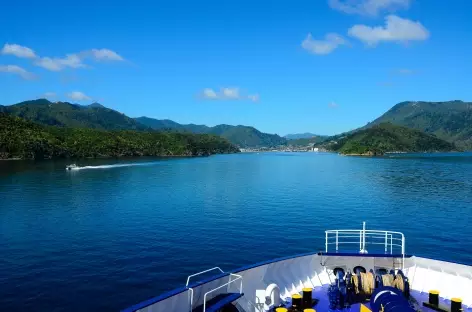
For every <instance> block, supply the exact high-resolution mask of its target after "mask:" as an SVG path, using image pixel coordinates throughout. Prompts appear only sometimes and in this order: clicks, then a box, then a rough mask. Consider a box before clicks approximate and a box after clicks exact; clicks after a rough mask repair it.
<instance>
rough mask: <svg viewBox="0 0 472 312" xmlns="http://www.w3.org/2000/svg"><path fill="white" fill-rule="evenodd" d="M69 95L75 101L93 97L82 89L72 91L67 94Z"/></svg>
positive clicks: (87, 99)
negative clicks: (81, 90)
mask: <svg viewBox="0 0 472 312" xmlns="http://www.w3.org/2000/svg"><path fill="white" fill-rule="evenodd" d="M66 95H67V97H68V98H69V99H71V100H74V101H89V100H91V99H92V98H91V97H90V96H88V95H86V94H85V93H83V92H80V91H72V92H69V93H67V94H66Z"/></svg>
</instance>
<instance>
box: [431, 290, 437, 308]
mask: <svg viewBox="0 0 472 312" xmlns="http://www.w3.org/2000/svg"><path fill="white" fill-rule="evenodd" d="M429 304H431V305H434V306H437V305H438V304H439V291H437V290H430V291H429Z"/></svg>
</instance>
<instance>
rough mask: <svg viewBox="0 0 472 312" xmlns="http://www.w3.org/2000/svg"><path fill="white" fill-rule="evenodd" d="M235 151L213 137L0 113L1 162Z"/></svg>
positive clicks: (208, 153)
mask: <svg viewBox="0 0 472 312" xmlns="http://www.w3.org/2000/svg"><path fill="white" fill-rule="evenodd" d="M238 151H239V149H237V148H236V147H235V146H234V145H232V144H231V143H229V142H228V141H227V140H225V139H222V138H220V137H217V136H214V135H202V134H190V133H170V132H156V131H133V130H121V131H105V130H97V129H89V128H65V127H54V126H44V125H39V124H36V123H33V122H30V121H26V120H24V119H21V118H19V117H14V116H10V115H7V114H4V113H0V159H8V158H21V159H43V158H88V157H123V156H199V155H210V154H215V153H234V152H238Z"/></svg>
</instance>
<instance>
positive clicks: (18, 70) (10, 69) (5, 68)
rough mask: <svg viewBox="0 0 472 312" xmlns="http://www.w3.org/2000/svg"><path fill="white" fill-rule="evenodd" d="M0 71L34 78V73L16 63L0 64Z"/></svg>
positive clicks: (27, 78) (24, 77) (29, 78)
mask: <svg viewBox="0 0 472 312" xmlns="http://www.w3.org/2000/svg"><path fill="white" fill-rule="evenodd" d="M0 72H3V73H9V74H14V75H18V76H20V77H21V78H23V79H26V80H31V79H35V78H36V75H35V74H33V73H31V72H29V71H27V70H26V69H24V68H23V67H20V66H17V65H0Z"/></svg>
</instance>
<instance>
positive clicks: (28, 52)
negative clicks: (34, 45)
mask: <svg viewBox="0 0 472 312" xmlns="http://www.w3.org/2000/svg"><path fill="white" fill-rule="evenodd" d="M1 53H2V54H5V55H14V56H16V57H19V58H28V59H31V60H33V64H34V65H36V66H38V67H42V68H44V69H47V70H49V71H61V70H64V69H66V68H84V67H88V65H87V64H85V61H86V60H93V61H115V62H116V61H124V58H123V57H122V56H121V55H119V54H118V53H116V52H115V51H112V50H109V49H90V50H85V51H81V52H78V53H71V54H67V55H66V56H64V57H49V56H39V55H37V54H36V53H35V52H34V50H33V49H31V48H28V47H25V46H21V45H18V44H9V43H6V44H5V45H4V46H3V48H2V50H1Z"/></svg>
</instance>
